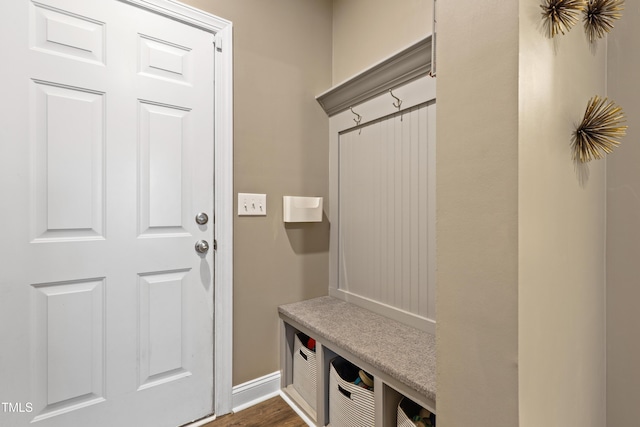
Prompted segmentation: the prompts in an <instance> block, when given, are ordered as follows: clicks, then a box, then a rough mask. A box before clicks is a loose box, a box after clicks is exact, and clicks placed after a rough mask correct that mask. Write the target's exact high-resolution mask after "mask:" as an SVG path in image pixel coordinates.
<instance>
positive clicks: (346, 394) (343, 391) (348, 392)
mask: <svg viewBox="0 0 640 427" xmlns="http://www.w3.org/2000/svg"><path fill="white" fill-rule="evenodd" d="M338 391H339V392H340V393H342V394H344V395H345V396H346V397H347V399H351V392H350V391H347V390H345V389H343V388H342V387H341V386H338Z"/></svg>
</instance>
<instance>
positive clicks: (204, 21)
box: [120, 0, 233, 416]
mask: <svg viewBox="0 0 640 427" xmlns="http://www.w3.org/2000/svg"><path fill="white" fill-rule="evenodd" d="M120 1H122V2H125V3H130V4H133V5H136V6H138V7H142V8H144V9H148V10H150V11H152V12H154V13H159V14H161V15H164V16H168V17H170V18H172V19H176V20H178V21H180V22H184V23H187V24H189V25H192V26H195V27H197V28H200V29H202V30H204V31H208V32H211V33H213V34H215V35H216V42H217V43H218V46H216V47H215V58H216V61H215V71H214V74H215V75H214V78H215V95H214V96H215V118H214V119H215V154H214V155H215V168H214V170H215V172H214V177H213V179H214V208H215V219H214V221H215V223H214V234H215V239H216V242H217V251H216V254H215V270H214V271H215V273H214V299H215V300H214V319H213V321H214V348H213V359H214V360H213V364H214V367H213V373H214V386H213V387H214V390H213V391H214V393H213V400H214V402H213V404H214V408H213V409H214V413H215V414H216V415H218V416H219V415H224V414H227V413H229V412H231V409H232V390H233V383H232V369H231V368H232V363H233V25H232V23H231V22H230V21H227V20H226V19H222V18H219V17H217V16H214V15H211V14H209V13H206V12H203V11H201V10H199V9H196V8H194V7H191V6H187V5H185V4H182V3H180V2H177V1H175V0H120ZM222 44H224V48H221V47H222V46H221V45H222ZM213 48H214V47H213V46H212V49H213Z"/></svg>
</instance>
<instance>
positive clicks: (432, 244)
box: [427, 104, 436, 319]
mask: <svg viewBox="0 0 640 427" xmlns="http://www.w3.org/2000/svg"><path fill="white" fill-rule="evenodd" d="M427 126H428V128H427V141H429V144H427V148H428V151H429V155H428V156H429V157H428V164H427V174H428V183H429V185H428V193H429V203H428V209H429V214H428V218H429V220H428V221H427V226H428V228H429V233H428V239H429V241H428V242H427V245H428V248H429V254H428V256H427V259H428V260H429V268H428V273H429V278H428V283H429V286H428V287H427V289H428V294H429V312H428V318H429V319H435V318H436V144H435V141H436V104H433V105H430V106H429V109H428V121H427Z"/></svg>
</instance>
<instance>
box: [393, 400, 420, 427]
mask: <svg viewBox="0 0 640 427" xmlns="http://www.w3.org/2000/svg"><path fill="white" fill-rule="evenodd" d="M419 411H420V405H418V404H417V403H414V402H413V401H412V400H410V399H408V398H406V397H403V398H402V400H400V402H399V403H398V417H397V420H398V427H416V423H414V422H413V421H411V418H412V417H413V416H414V415H417V414H418V413H419Z"/></svg>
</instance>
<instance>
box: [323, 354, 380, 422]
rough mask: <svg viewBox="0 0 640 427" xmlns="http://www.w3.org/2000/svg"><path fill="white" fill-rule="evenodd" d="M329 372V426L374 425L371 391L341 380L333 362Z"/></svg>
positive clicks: (335, 361) (335, 360) (334, 361)
mask: <svg viewBox="0 0 640 427" xmlns="http://www.w3.org/2000/svg"><path fill="white" fill-rule="evenodd" d="M341 362H342V361H341V360H340V358H337V359H334V360H333V361H332V362H331V368H330V374H329V421H330V425H331V427H372V426H374V413H375V409H374V405H375V403H374V397H373V391H372V390H367V389H366V388H363V387H360V386H358V385H355V384H353V383H350V382H347V381H345V380H343V379H342V378H341V377H340V375H338V372H337V371H336V368H335V367H334V363H336V364H337V363H341Z"/></svg>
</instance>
